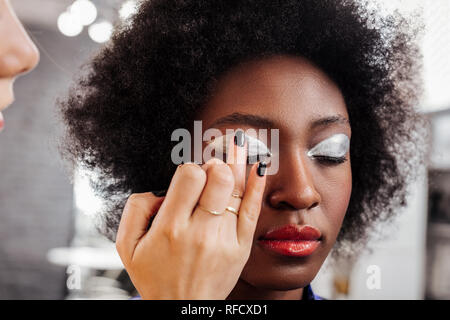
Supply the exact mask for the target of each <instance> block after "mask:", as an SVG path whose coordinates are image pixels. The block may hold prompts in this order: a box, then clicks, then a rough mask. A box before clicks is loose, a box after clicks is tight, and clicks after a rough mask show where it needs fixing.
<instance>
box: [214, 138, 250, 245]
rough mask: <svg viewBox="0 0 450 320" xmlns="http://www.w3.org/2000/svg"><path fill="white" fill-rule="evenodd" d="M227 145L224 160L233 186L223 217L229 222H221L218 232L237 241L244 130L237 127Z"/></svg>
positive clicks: (243, 184) (243, 157)
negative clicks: (231, 175)
mask: <svg viewBox="0 0 450 320" xmlns="http://www.w3.org/2000/svg"><path fill="white" fill-rule="evenodd" d="M227 146H228V149H227V160H226V161H227V164H228V166H229V167H230V169H231V172H232V173H233V176H234V188H233V192H232V196H231V197H230V200H229V202H228V205H227V208H226V212H225V217H224V219H225V220H226V221H229V223H223V224H221V226H220V232H222V233H225V238H228V237H232V238H233V239H235V241H237V234H236V233H237V228H236V227H237V225H236V222H237V214H238V212H239V207H240V205H241V199H242V196H243V194H244V190H245V176H246V170H247V148H246V147H247V143H246V139H245V134H244V131H242V130H241V129H238V130H237V131H236V133H235V135H234V136H232V137H231V139H230V141H229V142H228V144H227ZM236 212H237V213H236Z"/></svg>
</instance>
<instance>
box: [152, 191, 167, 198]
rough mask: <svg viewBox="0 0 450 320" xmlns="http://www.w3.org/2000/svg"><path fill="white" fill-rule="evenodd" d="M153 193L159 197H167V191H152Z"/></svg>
mask: <svg viewBox="0 0 450 320" xmlns="http://www.w3.org/2000/svg"><path fill="white" fill-rule="evenodd" d="M152 193H153V194H154V195H155V196H157V197H165V196H166V193H167V190H159V191H152Z"/></svg>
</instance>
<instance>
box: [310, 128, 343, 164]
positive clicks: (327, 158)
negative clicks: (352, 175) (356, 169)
mask: <svg viewBox="0 0 450 320" xmlns="http://www.w3.org/2000/svg"><path fill="white" fill-rule="evenodd" d="M349 149H350V139H349V138H348V136H347V135H345V134H342V133H341V134H335V135H333V136H331V137H330V138H328V139H325V140H323V141H322V142H320V143H318V144H317V145H315V146H314V147H313V148H312V149H311V150H309V151H308V156H309V157H311V158H313V159H315V160H317V161H319V162H320V163H324V164H339V163H343V162H345V161H346V160H347V158H346V157H345V155H346V154H347V152H348V151H349Z"/></svg>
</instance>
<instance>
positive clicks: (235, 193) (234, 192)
mask: <svg viewBox="0 0 450 320" xmlns="http://www.w3.org/2000/svg"><path fill="white" fill-rule="evenodd" d="M231 196H232V197H234V198H239V199H242V196H241V194H240V193H239V192H238V191H233V193H232V194H231Z"/></svg>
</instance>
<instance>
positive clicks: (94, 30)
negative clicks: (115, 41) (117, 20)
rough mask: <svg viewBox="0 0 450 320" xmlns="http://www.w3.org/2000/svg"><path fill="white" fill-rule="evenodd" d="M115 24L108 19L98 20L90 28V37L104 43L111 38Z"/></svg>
mask: <svg viewBox="0 0 450 320" xmlns="http://www.w3.org/2000/svg"><path fill="white" fill-rule="evenodd" d="M112 32H113V25H112V24H111V23H110V22H108V21H103V22H97V23H94V24H93V25H91V26H90V27H89V29H88V33H89V37H91V39H92V40H93V41H95V42H98V43H103V42H106V41H108V40H109V39H110V38H111V35H112Z"/></svg>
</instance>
